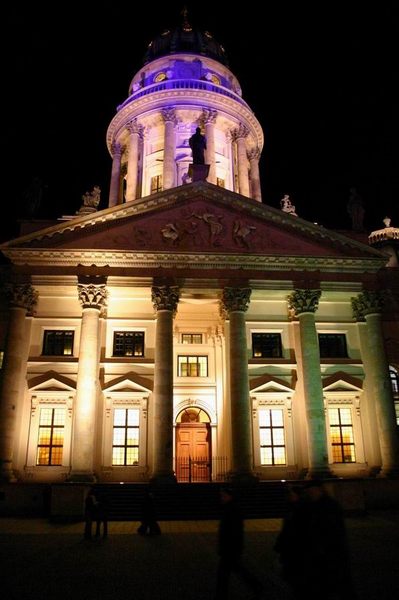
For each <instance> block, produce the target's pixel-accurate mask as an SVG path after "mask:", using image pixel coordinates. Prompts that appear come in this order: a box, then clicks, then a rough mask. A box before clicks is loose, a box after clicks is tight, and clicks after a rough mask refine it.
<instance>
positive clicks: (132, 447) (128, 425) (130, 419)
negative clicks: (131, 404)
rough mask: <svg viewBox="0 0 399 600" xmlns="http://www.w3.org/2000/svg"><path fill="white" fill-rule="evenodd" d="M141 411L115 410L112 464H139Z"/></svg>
mask: <svg viewBox="0 0 399 600" xmlns="http://www.w3.org/2000/svg"><path fill="white" fill-rule="evenodd" d="M139 424H140V411H139V409H138V408H115V409H114V426H113V436H112V464H113V465H115V466H132V465H133V466H134V465H138V464H139V439H140V430H139Z"/></svg>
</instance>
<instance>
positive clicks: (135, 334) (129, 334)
mask: <svg viewBox="0 0 399 600" xmlns="http://www.w3.org/2000/svg"><path fill="white" fill-rule="evenodd" d="M117 336H121V339H124V340H127V339H129V337H131V338H132V348H133V353H132V354H127V351H128V348H126V343H124V344H123V346H124V353H123V354H122V353H117V352H116V345H117V344H116V342H117V341H118V340H117ZM139 336H141V338H142V343H141V346H142V353H141V354H135V353H134V352H135V346H136V343H137V342H136V341H135V337H137V338H138V337H139ZM112 357H113V358H144V357H145V331H142V330H133V331H132V330H126V329H114V330H113V332H112Z"/></svg>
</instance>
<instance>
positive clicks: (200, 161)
mask: <svg viewBox="0 0 399 600" xmlns="http://www.w3.org/2000/svg"><path fill="white" fill-rule="evenodd" d="M188 143H189V144H190V148H191V152H192V155H193V165H204V164H205V150H206V138H205V136H204V135H202V134H201V129H200V127H197V129H196V130H195V133H194V134H193V135H192V136H191V137H190V139H189V140H188Z"/></svg>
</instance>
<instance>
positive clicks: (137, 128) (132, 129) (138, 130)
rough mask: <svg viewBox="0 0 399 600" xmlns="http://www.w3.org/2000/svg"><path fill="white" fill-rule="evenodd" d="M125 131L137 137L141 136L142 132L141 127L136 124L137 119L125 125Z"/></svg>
mask: <svg viewBox="0 0 399 600" xmlns="http://www.w3.org/2000/svg"><path fill="white" fill-rule="evenodd" d="M126 129H127V130H128V132H129V133H130V134H132V133H136V134H137V135H141V134H142V132H143V126H142V125H140V123H138V122H137V119H133V120H132V121H129V123H127V124H126Z"/></svg>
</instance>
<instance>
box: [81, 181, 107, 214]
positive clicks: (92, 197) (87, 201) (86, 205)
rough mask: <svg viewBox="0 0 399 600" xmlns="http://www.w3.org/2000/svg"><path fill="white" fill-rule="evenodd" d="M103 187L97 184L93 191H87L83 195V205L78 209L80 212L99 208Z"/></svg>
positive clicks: (93, 210) (89, 211) (88, 211)
mask: <svg viewBox="0 0 399 600" xmlns="http://www.w3.org/2000/svg"><path fill="white" fill-rule="evenodd" d="M100 196H101V189H100V188H99V186H98V185H95V186H94V188H93V189H92V191H91V192H86V193H85V194H83V196H82V202H83V204H82V206H81V207H80V208H79V210H78V211H77V213H78V214H82V213H83V214H84V213H91V212H95V211H96V210H97V207H98V205H99V204H100Z"/></svg>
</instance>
